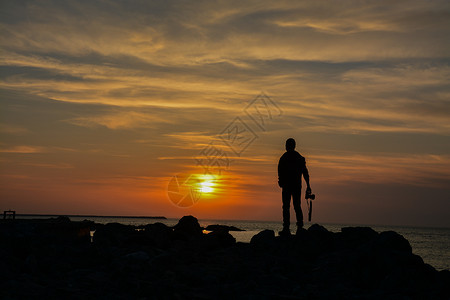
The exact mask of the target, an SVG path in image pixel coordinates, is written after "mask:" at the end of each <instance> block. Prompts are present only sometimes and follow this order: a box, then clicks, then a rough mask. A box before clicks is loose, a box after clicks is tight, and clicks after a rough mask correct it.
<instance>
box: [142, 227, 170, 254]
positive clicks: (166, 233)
mask: <svg viewBox="0 0 450 300" xmlns="http://www.w3.org/2000/svg"><path fill="white" fill-rule="evenodd" d="M144 232H145V233H146V235H148V236H149V237H150V238H151V239H153V241H154V242H155V244H156V246H157V247H159V248H161V249H167V248H169V247H170V245H171V243H172V238H173V230H172V229H171V228H170V227H169V226H167V225H165V224H162V223H155V224H148V225H146V226H145V227H144Z"/></svg>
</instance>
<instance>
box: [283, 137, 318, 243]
mask: <svg viewBox="0 0 450 300" xmlns="http://www.w3.org/2000/svg"><path fill="white" fill-rule="evenodd" d="M302 175H303V178H304V179H305V181H306V192H307V193H311V186H310V185H309V173H308V169H307V168H306V161H305V158H304V157H303V156H301V155H300V153H298V152H297V151H295V140H294V139H293V138H289V139H287V140H286V152H285V153H284V154H283V155H282V156H281V158H280V161H279V162H278V185H279V186H280V187H281V188H282V199H283V230H282V231H280V235H289V234H291V231H290V229H289V225H290V213H289V208H290V206H291V198H292V204H293V205H294V210H295V215H296V217H297V231H298V230H299V229H301V228H302V227H303V213H302V208H301V206H300V198H301V192H302Z"/></svg>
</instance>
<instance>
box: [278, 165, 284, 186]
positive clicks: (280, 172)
mask: <svg viewBox="0 0 450 300" xmlns="http://www.w3.org/2000/svg"><path fill="white" fill-rule="evenodd" d="M282 172H283V170H282V165H281V158H280V160H279V161H278V186H279V187H283V183H282V182H281V174H282Z"/></svg>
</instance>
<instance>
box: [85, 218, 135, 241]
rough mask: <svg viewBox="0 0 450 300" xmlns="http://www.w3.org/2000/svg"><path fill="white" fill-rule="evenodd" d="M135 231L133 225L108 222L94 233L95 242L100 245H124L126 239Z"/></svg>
mask: <svg viewBox="0 0 450 300" xmlns="http://www.w3.org/2000/svg"><path fill="white" fill-rule="evenodd" d="M134 232H135V229H134V227H133V226H128V225H123V224H120V223H108V224H106V225H104V226H100V227H98V228H97V230H96V231H95V233H94V244H95V245H98V246H124V242H125V240H126V239H128V238H129V237H130V235H132V234H133V233H134Z"/></svg>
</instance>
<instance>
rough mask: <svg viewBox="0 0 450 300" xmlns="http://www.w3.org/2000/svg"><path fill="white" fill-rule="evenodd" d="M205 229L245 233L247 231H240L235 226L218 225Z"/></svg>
mask: <svg viewBox="0 0 450 300" xmlns="http://www.w3.org/2000/svg"><path fill="white" fill-rule="evenodd" d="M205 229H206V230H209V231H245V230H242V229H239V228H237V227H235V226H227V225H218V224H215V225H208V226H206V228H205Z"/></svg>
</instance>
